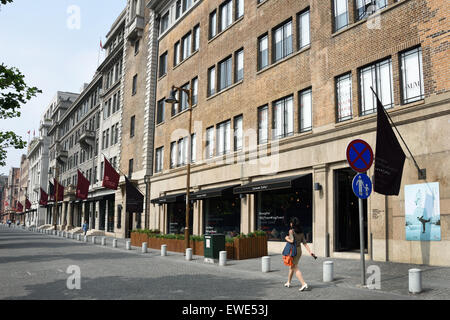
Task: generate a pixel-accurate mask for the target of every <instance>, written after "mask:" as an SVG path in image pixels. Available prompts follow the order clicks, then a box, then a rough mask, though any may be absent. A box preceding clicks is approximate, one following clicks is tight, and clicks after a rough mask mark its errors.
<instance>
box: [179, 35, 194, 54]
mask: <svg viewBox="0 0 450 320" xmlns="http://www.w3.org/2000/svg"><path fill="white" fill-rule="evenodd" d="M191 43H192V38H191V33H190V32H189V33H188V34H187V35H185V36H184V37H183V38H182V39H181V45H182V48H181V52H182V56H181V60H184V59H186V58H188V57H189V56H190V55H191Z"/></svg>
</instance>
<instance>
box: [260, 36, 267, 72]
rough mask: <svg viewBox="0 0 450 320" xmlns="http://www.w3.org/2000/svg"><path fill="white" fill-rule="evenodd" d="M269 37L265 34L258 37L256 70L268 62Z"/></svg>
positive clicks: (262, 67) (265, 65)
mask: <svg viewBox="0 0 450 320" xmlns="http://www.w3.org/2000/svg"><path fill="white" fill-rule="evenodd" d="M268 41H269V38H268V36H267V34H266V35H264V36H262V37H260V38H259V39H258V70H261V69H264V68H265V67H267V66H268V64H269V43H268Z"/></svg>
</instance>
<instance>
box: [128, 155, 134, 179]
mask: <svg viewBox="0 0 450 320" xmlns="http://www.w3.org/2000/svg"><path fill="white" fill-rule="evenodd" d="M133 166H134V160H133V159H130V160H128V179H131V177H132V176H133V171H134V168H133Z"/></svg>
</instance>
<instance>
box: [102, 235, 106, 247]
mask: <svg viewBox="0 0 450 320" xmlns="http://www.w3.org/2000/svg"><path fill="white" fill-rule="evenodd" d="M102 246H106V237H102Z"/></svg>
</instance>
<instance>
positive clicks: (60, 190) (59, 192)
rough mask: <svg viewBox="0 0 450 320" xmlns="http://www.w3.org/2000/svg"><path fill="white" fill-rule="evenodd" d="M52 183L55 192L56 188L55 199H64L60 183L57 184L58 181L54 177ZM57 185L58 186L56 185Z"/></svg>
mask: <svg viewBox="0 0 450 320" xmlns="http://www.w3.org/2000/svg"><path fill="white" fill-rule="evenodd" d="M53 184H54V186H55V191H54V192H55V193H56V189H58V196H57V197H55V198H56V201H63V200H64V187H63V186H62V185H60V184H59V182H58V181H56V179H53ZM56 186H58V187H56Z"/></svg>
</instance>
